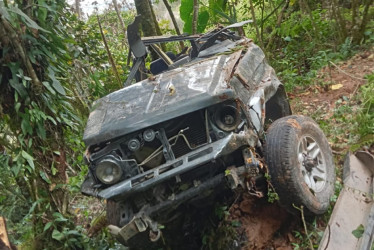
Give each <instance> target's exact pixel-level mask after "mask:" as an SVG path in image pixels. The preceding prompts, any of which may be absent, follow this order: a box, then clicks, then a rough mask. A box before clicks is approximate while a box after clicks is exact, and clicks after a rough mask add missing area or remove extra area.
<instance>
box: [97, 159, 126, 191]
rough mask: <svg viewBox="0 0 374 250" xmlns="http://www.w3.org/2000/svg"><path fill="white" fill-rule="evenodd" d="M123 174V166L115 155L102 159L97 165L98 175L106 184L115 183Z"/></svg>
mask: <svg viewBox="0 0 374 250" xmlns="http://www.w3.org/2000/svg"><path fill="white" fill-rule="evenodd" d="M121 176H122V168H121V166H120V164H119V162H118V161H117V160H116V159H115V158H114V157H113V158H112V157H110V158H105V159H103V160H101V161H100V162H99V163H98V164H97V166H96V177H97V178H98V179H99V180H100V181H101V182H102V183H105V184H113V183H116V182H117V181H119V179H121Z"/></svg>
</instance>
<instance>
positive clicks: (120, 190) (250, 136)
mask: <svg viewBox="0 0 374 250" xmlns="http://www.w3.org/2000/svg"><path fill="white" fill-rule="evenodd" d="M257 140H258V138H257V136H256V135H255V134H254V133H253V132H252V131H251V130H247V131H245V132H244V131H242V132H240V133H231V134H229V135H228V136H226V137H225V138H223V139H221V140H218V141H215V142H213V143H210V144H207V145H205V146H202V147H200V148H198V149H196V150H194V151H192V152H190V153H188V154H186V155H183V156H181V157H179V158H177V159H175V160H173V161H169V162H167V163H165V164H162V165H161V166H159V167H157V168H154V169H151V170H148V171H146V172H144V173H142V174H139V175H137V176H134V177H132V178H130V179H127V180H124V181H121V182H119V183H117V184H115V185H112V186H110V187H107V188H105V189H102V190H100V189H97V188H95V182H94V180H93V177H92V176H90V175H89V176H88V178H87V179H86V180H85V181H84V183H83V184H82V187H81V192H82V193H84V194H86V195H90V196H96V197H99V198H103V199H117V200H118V199H124V198H126V197H128V196H130V195H133V194H135V193H138V192H142V191H146V190H147V189H149V188H152V187H154V186H156V185H157V184H160V183H162V182H164V181H166V180H169V179H171V178H173V177H176V176H178V175H180V174H183V173H186V172H188V171H191V170H193V169H195V168H197V167H198V166H201V165H203V164H206V163H208V162H211V161H214V160H216V159H218V158H220V157H222V156H224V155H228V154H230V153H232V152H234V151H236V150H237V149H239V148H240V147H243V146H252V147H253V146H255V145H256V143H257Z"/></svg>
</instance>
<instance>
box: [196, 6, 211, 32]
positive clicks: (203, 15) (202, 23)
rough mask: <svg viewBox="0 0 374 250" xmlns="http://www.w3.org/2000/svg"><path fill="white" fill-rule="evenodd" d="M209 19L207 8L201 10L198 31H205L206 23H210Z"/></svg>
mask: <svg viewBox="0 0 374 250" xmlns="http://www.w3.org/2000/svg"><path fill="white" fill-rule="evenodd" d="M208 20H209V12H208V11H207V10H203V11H201V12H199V17H198V19H197V32H198V33H203V32H204V30H205V28H206V25H207V24H208Z"/></svg>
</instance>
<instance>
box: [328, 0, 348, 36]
mask: <svg viewBox="0 0 374 250" xmlns="http://www.w3.org/2000/svg"><path fill="white" fill-rule="evenodd" d="M331 3H332V5H331V8H332V12H333V15H334V17H335V19H336V23H337V29H338V32H339V34H340V42H343V41H344V40H345V39H346V38H347V28H346V23H345V21H344V19H343V17H342V15H341V13H340V8H339V4H338V2H337V0H332V2H331Z"/></svg>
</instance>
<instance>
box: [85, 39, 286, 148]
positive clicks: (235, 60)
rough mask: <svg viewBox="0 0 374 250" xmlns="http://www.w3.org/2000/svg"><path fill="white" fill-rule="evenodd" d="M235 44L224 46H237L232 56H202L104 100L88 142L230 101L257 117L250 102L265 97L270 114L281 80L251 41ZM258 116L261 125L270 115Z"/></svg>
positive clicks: (260, 109)
mask: <svg viewBox="0 0 374 250" xmlns="http://www.w3.org/2000/svg"><path fill="white" fill-rule="evenodd" d="M238 44H240V45H244V46H245V50H244V51H245V53H242V52H243V51H242V50H240V49H239V50H237V51H236V52H235V51H234V49H232V48H233V47H234V46H232V45H238ZM232 45H230V44H229V45H225V46H224V47H225V48H226V49H227V48H231V54H228V55H219V56H212V57H209V58H207V59H197V60H195V61H193V62H192V63H190V64H187V65H184V66H183V67H181V68H177V69H174V70H170V71H167V72H165V73H162V74H160V75H157V76H155V78H154V79H147V80H144V81H141V82H139V83H136V84H134V85H131V86H129V87H127V88H123V89H121V90H118V91H116V92H114V93H111V94H109V95H107V96H105V97H103V98H101V99H99V100H98V101H97V102H96V103H95V104H94V107H95V109H94V111H92V112H91V114H90V116H89V118H88V122H87V126H86V130H85V131H84V135H83V140H84V142H85V143H86V145H88V146H89V145H93V144H97V143H101V142H105V141H108V140H111V139H114V138H116V137H119V136H123V135H125V134H129V133H131V132H135V131H137V130H139V129H142V128H146V127H149V126H152V125H155V124H157V123H160V122H164V121H167V120H170V119H173V118H175V117H178V116H181V115H184V114H187V113H190V112H192V111H195V110H198V109H202V108H205V107H208V106H211V105H213V104H216V103H219V102H223V101H225V100H227V99H234V98H237V99H239V100H240V101H241V102H242V104H243V105H246V106H247V108H246V110H247V111H246V112H248V114H247V115H248V117H251V114H250V112H251V111H250V110H251V109H253V108H254V107H252V106H253V105H254V104H252V103H251V101H250V100H251V99H252V98H253V97H257V98H258V99H259V100H260V101H259V102H258V107H257V109H258V110H257V111H256V112H262V113H263V112H265V102H266V101H268V100H269V99H270V97H272V96H273V95H274V94H275V93H276V91H277V89H278V87H279V85H280V84H281V82H280V81H279V80H278V78H277V76H276V74H275V72H274V69H273V68H272V67H271V66H269V65H268V64H267V63H266V59H265V54H264V53H263V51H262V50H261V49H260V48H259V47H258V46H257V45H255V44H254V43H253V42H251V40H248V39H244V40H241V41H237V42H236V43H233V44H232ZM221 47H222V46H221ZM219 48H220V47H219V46H217V47H214V46H213V47H210V48H209V49H208V50H207V51H206V52H205V54H206V55H205V56H211V54H210V53H217V51H219V52H221V51H220V50H219ZM222 51H224V50H222ZM225 53H227V52H225ZM248 110H249V111H248ZM254 117H258V119H260V118H261V119H260V120H259V121H258V124H257V127H258V129H260V127H261V126H262V123H263V122H264V115H260V116H259V115H258V114H257V115H254Z"/></svg>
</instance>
